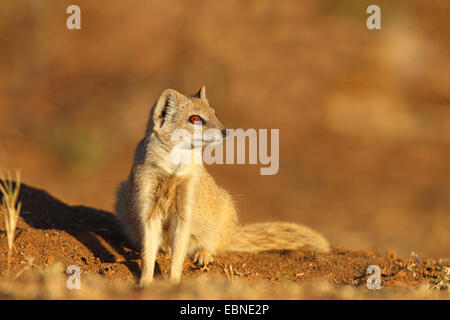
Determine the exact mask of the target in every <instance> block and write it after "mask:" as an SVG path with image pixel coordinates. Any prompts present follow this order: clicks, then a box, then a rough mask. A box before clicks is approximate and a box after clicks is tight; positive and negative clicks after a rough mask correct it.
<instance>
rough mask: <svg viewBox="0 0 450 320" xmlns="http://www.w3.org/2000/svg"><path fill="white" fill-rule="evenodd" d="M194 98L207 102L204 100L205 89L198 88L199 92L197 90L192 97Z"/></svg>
mask: <svg viewBox="0 0 450 320" xmlns="http://www.w3.org/2000/svg"><path fill="white" fill-rule="evenodd" d="M194 97H195V98H200V99H202V100H205V101H208V99H207V98H206V87H205V86H202V87H201V88H200V90H198V92H197V93H196V94H195V95H194Z"/></svg>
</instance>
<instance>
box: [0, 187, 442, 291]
mask: <svg viewBox="0 0 450 320" xmlns="http://www.w3.org/2000/svg"><path fill="white" fill-rule="evenodd" d="M20 201H21V202H22V204H23V209H22V212H21V215H20V218H19V222H18V226H17V229H16V240H15V252H14V255H13V258H12V263H11V269H10V271H9V272H10V274H16V275H19V276H16V277H17V279H20V277H21V276H20V274H21V272H22V271H23V269H24V268H25V266H26V265H30V264H31V265H33V266H39V267H45V266H47V265H52V264H53V263H55V262H56V261H59V262H61V263H62V264H63V265H64V267H67V266H68V265H78V266H79V267H80V269H81V271H82V273H84V274H85V273H89V274H94V275H99V276H100V277H104V278H107V279H115V280H121V281H125V282H128V283H129V284H133V283H136V279H138V278H139V275H140V267H141V260H140V255H139V252H137V251H136V250H134V249H132V248H131V247H130V246H128V245H127V242H126V240H125V238H124V237H123V236H122V235H121V231H120V228H119V226H118V225H117V223H116V221H115V216H114V214H112V213H110V212H105V211H101V210H96V209H93V208H88V207H82V206H69V205H66V204H64V203H63V202H61V201H59V200H57V199H55V198H54V197H52V196H51V195H49V194H48V193H46V192H45V191H42V190H38V189H35V188H32V187H29V186H26V185H22V186H21V195H20ZM1 227H2V229H0V230H1V231H0V232H1V233H0V275H1V276H5V275H6V274H7V259H6V256H7V245H6V243H7V242H6V233H5V231H4V227H3V224H2V226H1ZM332 247H333V249H332V251H331V252H330V253H327V254H321V253H317V254H315V253H314V252H311V251H304V250H298V251H287V250H280V251H267V252H262V253H257V254H255V253H224V254H221V255H219V256H217V257H216V258H215V261H214V262H213V263H211V264H209V265H208V266H207V267H206V268H199V267H197V266H196V265H195V264H193V263H192V261H191V260H190V259H189V258H188V259H186V261H185V265H184V275H183V277H184V278H185V279H186V278H195V277H197V276H198V275H200V274H204V273H207V274H209V275H210V276H213V277H219V278H221V279H225V280H226V279H227V278H228V279H240V280H244V281H247V280H249V281H254V280H266V281H269V282H270V283H274V284H275V283H286V282H293V283H298V284H311V283H312V282H314V281H316V280H321V279H322V280H326V281H328V282H329V283H330V284H331V286H332V287H336V288H339V287H344V286H348V285H350V286H354V287H365V285H366V282H367V277H368V275H367V274H366V270H367V267H368V266H369V265H378V266H380V268H381V277H382V286H383V288H389V287H403V288H414V287H417V286H419V285H422V284H429V285H430V286H433V284H435V283H436V282H437V279H438V277H439V275H440V274H441V273H442V272H443V270H445V268H446V267H450V263H449V262H448V261H446V260H442V259H440V260H438V261H436V260H421V259H420V258H419V257H410V258H406V259H403V258H399V257H398V256H397V254H396V253H395V252H393V251H388V253H387V254H386V255H381V254H378V253H375V252H372V251H350V250H346V249H344V248H341V247H339V246H336V245H333V246H332ZM157 264H158V266H157V268H156V270H157V271H156V278H161V277H162V278H167V274H168V269H169V264H170V256H168V255H165V254H163V253H160V254H159V256H158V259H157Z"/></svg>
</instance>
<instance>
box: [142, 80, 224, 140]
mask: <svg viewBox="0 0 450 320" xmlns="http://www.w3.org/2000/svg"><path fill="white" fill-rule="evenodd" d="M151 117H152V122H153V132H154V133H155V134H156V135H157V136H158V138H159V139H160V140H161V141H162V142H164V144H166V146H168V147H169V148H170V147H173V146H175V145H176V144H178V143H179V141H180V139H177V138H179V137H180V136H181V135H180V132H182V133H183V135H182V136H183V139H186V138H185V137H186V136H189V137H190V140H189V143H186V144H187V145H186V146H185V147H186V148H194V147H204V146H206V145H207V144H209V143H212V142H219V141H221V140H222V139H223V138H224V137H225V136H226V135H227V132H226V130H224V125H223V124H222V123H221V122H220V121H219V120H218V119H217V117H216V112H215V110H214V109H213V108H211V107H210V105H209V102H208V99H207V98H206V89H205V87H202V88H201V89H200V90H199V91H198V92H197V93H196V94H195V95H193V96H185V95H183V94H181V93H179V92H177V91H176V90H173V89H167V90H165V91H164V92H163V93H162V94H161V96H160V97H159V99H158V101H157V102H156V104H155V106H154V107H153V110H152V114H151ZM194 130H195V131H194ZM187 134H188V135H187ZM184 141H187V140H184Z"/></svg>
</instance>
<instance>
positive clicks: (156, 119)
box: [152, 89, 180, 132]
mask: <svg viewBox="0 0 450 320" xmlns="http://www.w3.org/2000/svg"><path fill="white" fill-rule="evenodd" d="M179 96H180V93H178V92H177V91H175V90H173V89H166V90H164V92H163V93H162V94H161V96H160V97H159V99H158V101H157V102H156V104H155V106H154V107H153V113H152V118H153V130H154V131H156V132H158V131H159V130H160V129H161V127H162V126H163V124H164V121H165V120H166V117H167V116H168V115H169V114H171V113H172V111H173V110H174V109H175V107H176V105H177V104H178V97H179Z"/></svg>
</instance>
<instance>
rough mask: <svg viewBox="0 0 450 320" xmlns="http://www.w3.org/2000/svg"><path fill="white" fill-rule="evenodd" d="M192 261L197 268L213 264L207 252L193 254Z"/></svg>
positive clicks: (201, 251)
mask: <svg viewBox="0 0 450 320" xmlns="http://www.w3.org/2000/svg"><path fill="white" fill-rule="evenodd" d="M193 260H194V263H195V264H197V265H199V266H206V265H207V264H208V263H210V262H213V260H214V259H213V257H212V254H211V253H209V252H208V251H205V250H200V251H197V252H196V253H195V254H194V257H193Z"/></svg>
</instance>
